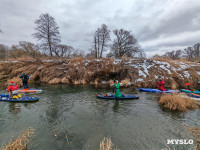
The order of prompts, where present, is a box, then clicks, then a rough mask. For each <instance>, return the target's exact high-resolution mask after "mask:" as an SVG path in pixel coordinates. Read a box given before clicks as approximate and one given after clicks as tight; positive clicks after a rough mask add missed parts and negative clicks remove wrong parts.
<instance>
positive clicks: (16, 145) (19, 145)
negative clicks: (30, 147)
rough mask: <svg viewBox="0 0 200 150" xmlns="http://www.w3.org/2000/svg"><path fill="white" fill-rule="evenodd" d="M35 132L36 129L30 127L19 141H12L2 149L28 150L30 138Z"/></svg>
mask: <svg viewBox="0 0 200 150" xmlns="http://www.w3.org/2000/svg"><path fill="white" fill-rule="evenodd" d="M34 132H35V129H33V128H32V127H29V128H28V129H27V130H26V131H25V132H24V133H22V134H21V135H20V136H19V137H18V138H17V139H15V140H13V139H11V140H10V141H9V143H8V144H7V145H6V146H4V147H2V148H1V150H26V149H27V144H28V143H29V142H30V138H31V136H32V135H33V134H34Z"/></svg>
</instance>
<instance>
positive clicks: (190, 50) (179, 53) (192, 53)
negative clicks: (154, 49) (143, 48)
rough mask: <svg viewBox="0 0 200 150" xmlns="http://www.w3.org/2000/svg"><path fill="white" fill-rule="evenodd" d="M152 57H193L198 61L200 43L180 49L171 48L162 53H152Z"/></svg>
mask: <svg viewBox="0 0 200 150" xmlns="http://www.w3.org/2000/svg"><path fill="white" fill-rule="evenodd" d="M153 58H169V59H173V60H175V59H190V60H192V59H194V60H197V59H198V60H199V61H200V43H197V44H195V45H194V46H192V47H187V48H185V49H182V50H172V51H170V52H166V53H165V54H164V55H154V56H153Z"/></svg>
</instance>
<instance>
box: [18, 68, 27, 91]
mask: <svg viewBox="0 0 200 150" xmlns="http://www.w3.org/2000/svg"><path fill="white" fill-rule="evenodd" d="M19 78H20V79H22V83H23V86H24V89H26V90H28V79H29V76H28V75H27V74H26V73H25V72H24V73H23V74H22V75H21V76H20V77H19Z"/></svg>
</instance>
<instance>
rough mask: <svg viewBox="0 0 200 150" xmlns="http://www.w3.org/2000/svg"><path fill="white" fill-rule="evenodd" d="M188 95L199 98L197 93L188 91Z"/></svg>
mask: <svg viewBox="0 0 200 150" xmlns="http://www.w3.org/2000/svg"><path fill="white" fill-rule="evenodd" d="M188 95H189V96H190V97H194V98H200V95H198V94H194V93H189V94H188Z"/></svg>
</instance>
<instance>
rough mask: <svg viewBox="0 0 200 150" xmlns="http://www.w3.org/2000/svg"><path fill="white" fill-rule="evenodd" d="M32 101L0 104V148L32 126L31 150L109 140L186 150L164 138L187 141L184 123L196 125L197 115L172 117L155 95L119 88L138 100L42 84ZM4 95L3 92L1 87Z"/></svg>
mask: <svg viewBox="0 0 200 150" xmlns="http://www.w3.org/2000/svg"><path fill="white" fill-rule="evenodd" d="M40 88H41V89H42V90H43V92H42V93H40V94H34V95H31V96H38V97H39V98H40V100H39V101H38V102H36V103H9V102H0V145H4V144H6V143H8V141H9V139H10V138H11V137H17V136H18V135H20V133H22V132H23V131H25V130H26V129H27V128H28V127H30V126H32V127H33V128H34V129H35V134H34V136H33V137H32V139H31V142H30V143H29V144H28V149H31V150H64V149H68V150H98V149H99V143H100V141H102V140H103V138H104V137H110V138H111V140H112V142H113V144H114V146H115V147H117V148H118V149H120V150H134V149H136V150H137V149H142V150H147V149H154V150H157V149H162V148H167V147H171V148H176V149H189V148H190V147H193V145H178V146H177V145H167V144H166V143H167V139H188V138H187V136H186V133H185V130H184V127H183V125H182V124H183V123H186V124H189V125H195V124H196V122H197V120H199V119H200V111H199V110H193V111H188V112H187V113H177V112H176V113H175V112H170V111H167V110H163V109H161V108H160V106H159V105H158V103H157V100H158V96H159V95H158V94H155V93H154V94H153V93H143V92H139V91H138V90H137V89H136V90H134V88H132V89H130V88H129V89H122V91H124V92H129V93H134V94H136V95H139V97H140V98H139V99H138V100H129V101H115V100H109V101H107V100H101V99H97V98H96V94H97V93H106V92H110V91H111V90H110V89H105V88H95V87H93V86H68V85H54V86H49V85H42V86H41V87H40ZM0 92H1V93H2V92H3V88H1V89H0Z"/></svg>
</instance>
